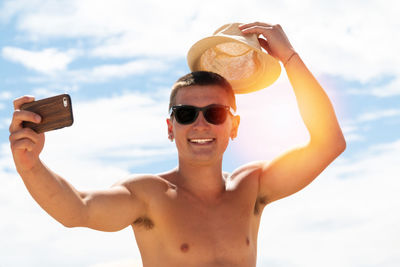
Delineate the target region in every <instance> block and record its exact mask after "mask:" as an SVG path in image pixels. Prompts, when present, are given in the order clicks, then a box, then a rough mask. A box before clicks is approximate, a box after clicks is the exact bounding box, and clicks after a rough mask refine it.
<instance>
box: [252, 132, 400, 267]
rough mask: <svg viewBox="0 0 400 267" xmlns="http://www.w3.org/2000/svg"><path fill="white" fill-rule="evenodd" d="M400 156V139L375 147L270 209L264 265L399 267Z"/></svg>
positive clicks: (263, 236) (263, 234)
mask: <svg viewBox="0 0 400 267" xmlns="http://www.w3.org/2000/svg"><path fill="white" fill-rule="evenodd" d="M399 155H400V140H398V141H396V142H393V143H388V144H383V145H377V146H373V147H370V148H368V149H366V150H365V151H364V152H363V154H360V155H357V157H354V158H352V159H351V160H350V159H340V160H339V161H337V162H335V163H334V164H333V165H332V166H330V167H329V168H328V169H327V170H326V171H325V172H324V173H323V174H322V175H321V176H320V177H319V178H317V180H315V181H314V182H313V183H312V184H311V185H310V186H308V187H307V188H306V189H304V190H303V191H301V192H299V193H297V194H295V195H293V196H291V197H289V198H286V199H283V200H279V201H277V202H276V203H274V204H271V205H270V206H269V207H268V206H267V207H266V208H265V211H264V215H263V220H262V223H261V231H260V236H259V259H260V260H259V264H260V266H264V265H267V263H269V262H272V263H273V262H279V263H286V265H285V266H322V265H323V266H328V267H329V266H343V267H347V266H348V267H361V266H390V267H394V266H398V264H399V263H400V257H399V256H398V249H399V247H400V240H399V239H398V236H399V235H400V230H399V228H398V227H397V226H398V225H399V223H400V214H399V213H398V212H395V211H396V210H399V209H400V200H399V198H398V197H397V196H398V193H397V192H398V191H399V190H400V180H399V179H398V173H399V172H400V164H399V160H398V159H399ZM371 251H373V253H371ZM270 266H281V265H279V264H278V265H274V264H272V265H270Z"/></svg>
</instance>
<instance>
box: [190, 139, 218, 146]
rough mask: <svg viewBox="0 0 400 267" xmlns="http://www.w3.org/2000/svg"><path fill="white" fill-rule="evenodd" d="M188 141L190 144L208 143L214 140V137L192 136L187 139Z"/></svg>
mask: <svg viewBox="0 0 400 267" xmlns="http://www.w3.org/2000/svg"><path fill="white" fill-rule="evenodd" d="M188 141H189V142H190V143H192V144H200V145H204V144H210V143H212V142H214V141H215V138H193V139H188Z"/></svg>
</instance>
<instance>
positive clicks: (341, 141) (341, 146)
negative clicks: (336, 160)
mask: <svg viewBox="0 0 400 267" xmlns="http://www.w3.org/2000/svg"><path fill="white" fill-rule="evenodd" d="M336 143H337V145H336V146H337V149H338V152H339V155H340V154H342V153H343V152H344V151H345V150H346V146H347V144H346V139H345V138H344V136H343V135H341V136H340V137H339V139H338V140H337V142H336Z"/></svg>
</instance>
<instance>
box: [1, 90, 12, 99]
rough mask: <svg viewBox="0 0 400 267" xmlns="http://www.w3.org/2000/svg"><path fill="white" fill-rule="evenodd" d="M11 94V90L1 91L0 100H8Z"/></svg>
mask: <svg viewBox="0 0 400 267" xmlns="http://www.w3.org/2000/svg"><path fill="white" fill-rule="evenodd" d="M11 96H12V94H11V92H9V91H3V92H1V93H0V100H9V99H11Z"/></svg>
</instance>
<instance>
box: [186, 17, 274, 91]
mask: <svg viewBox="0 0 400 267" xmlns="http://www.w3.org/2000/svg"><path fill="white" fill-rule="evenodd" d="M239 25H240V23H231V24H226V25H224V26H222V27H220V28H219V29H218V30H216V31H215V32H214V34H213V35H212V36H209V37H206V38H204V39H201V40H200V41H198V42H196V43H195V44H194V45H193V46H192V47H191V48H190V50H189V52H188V54H187V62H188V65H189V68H190V70H191V71H199V70H205V71H212V72H216V73H218V74H220V75H222V76H223V77H225V78H226V79H227V80H228V81H229V82H230V83H231V85H232V88H233V90H234V91H235V93H237V94H244V93H250V92H254V91H257V90H261V89H263V88H265V87H267V86H269V85H271V84H272V83H274V82H275V81H276V80H277V79H278V77H279V75H280V73H281V66H280V65H279V62H278V60H276V59H275V58H274V57H272V56H270V55H269V54H267V53H266V52H264V51H263V50H262V49H261V46H260V43H259V42H258V38H257V35H256V34H246V35H244V34H243V33H242V31H241V30H240V29H239Z"/></svg>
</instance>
